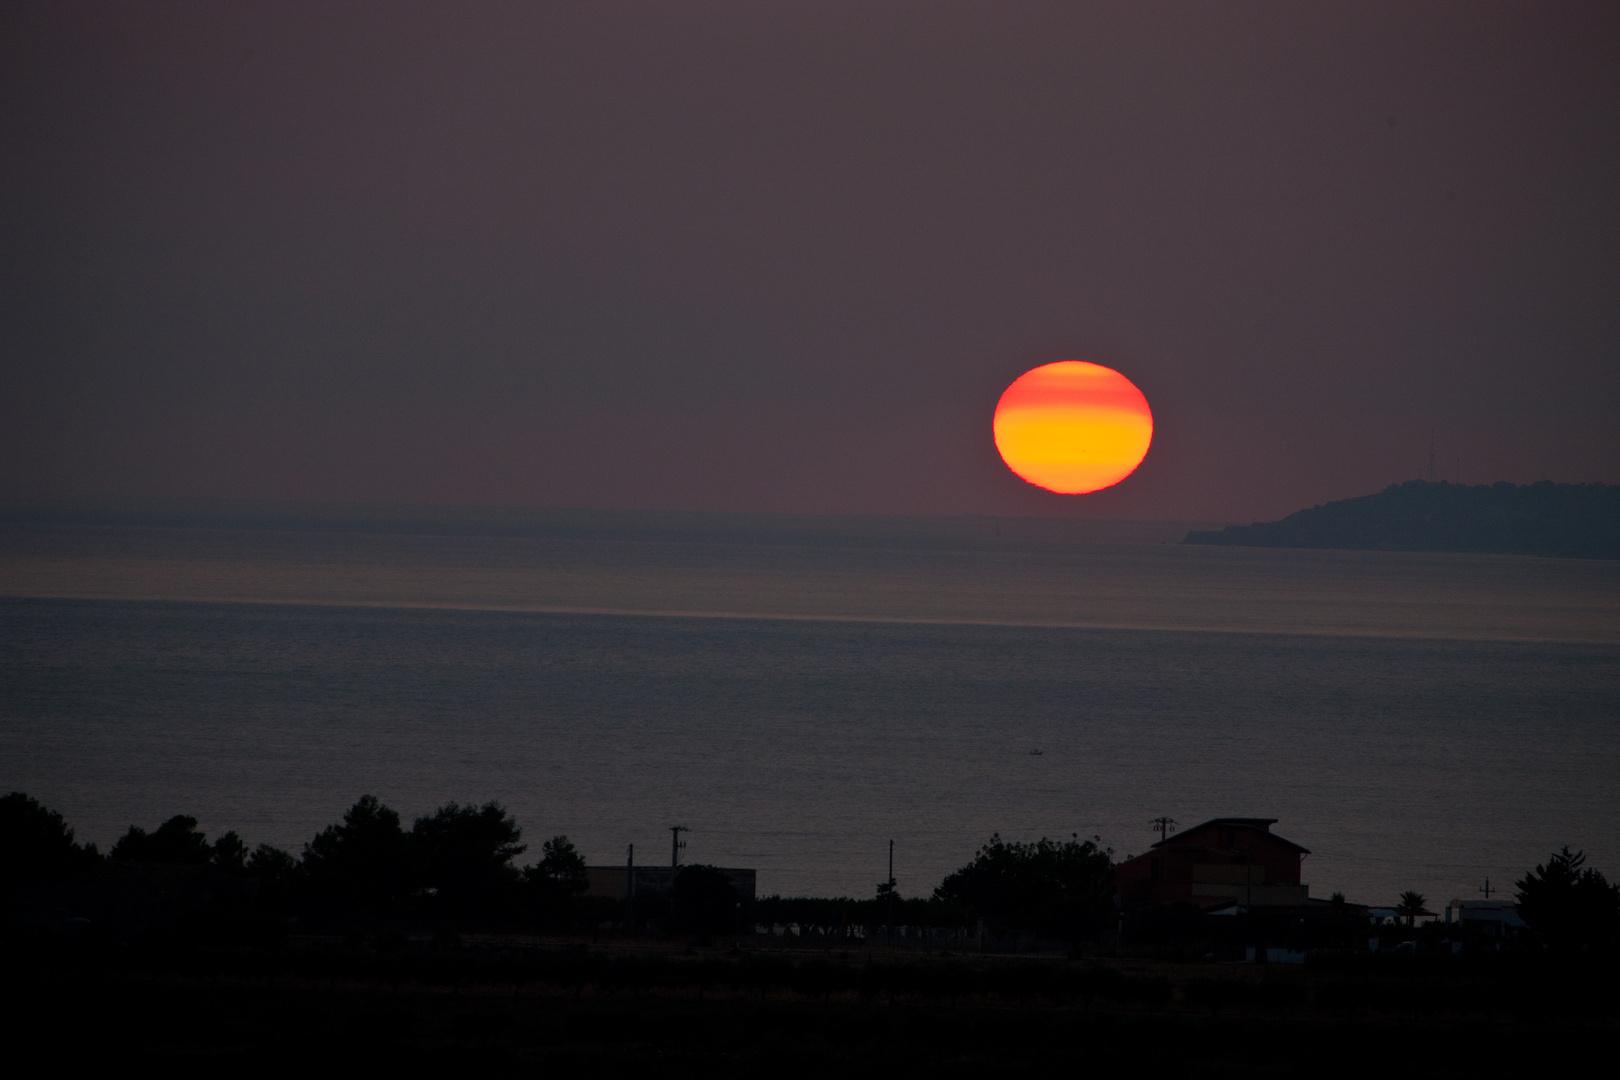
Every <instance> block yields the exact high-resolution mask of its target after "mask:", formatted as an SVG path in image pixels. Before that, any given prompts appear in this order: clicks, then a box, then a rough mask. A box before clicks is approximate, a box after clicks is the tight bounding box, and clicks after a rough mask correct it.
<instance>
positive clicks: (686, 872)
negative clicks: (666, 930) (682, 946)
mask: <svg viewBox="0 0 1620 1080" xmlns="http://www.w3.org/2000/svg"><path fill="white" fill-rule="evenodd" d="M669 902H670V918H671V923H672V925H673V927H674V929H675V930H676V932H677V933H683V934H696V935H698V936H700V937H707V936H709V935H710V934H718V933H723V932H725V931H727V930H734V929H736V926H737V905H738V903H739V902H741V897H739V896H738V895H737V890H736V888H735V887H734V886H733V885H732V884H731V879H730V878H728V877H726V875H725V874H724V873H723V872H722V871H721V870H720V869H719V868H718V867H714V866H706V865H704V864H702V863H693V864H692V865H691V866H683V867H681V868H680V871H679V872H678V873H676V875H675V884H674V886H673V887H672V888H671V889H670V891H669Z"/></svg>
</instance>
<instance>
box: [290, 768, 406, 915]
mask: <svg viewBox="0 0 1620 1080" xmlns="http://www.w3.org/2000/svg"><path fill="white" fill-rule="evenodd" d="M412 855H413V852H412V850H411V842H410V838H409V837H408V836H407V835H406V833H405V831H404V830H403V829H402V828H400V824H399V814H397V813H395V812H394V811H393V810H390V809H389V808H388V807H386V806H384V805H383V804H382V803H381V802H379V801H378V800H377V797H376V796H374V795H365V796H362V797H361V799H360V801H359V802H357V803H355V804H354V805H353V806H351V807H350V808H349V810H348V812H347V813H345V814H344V815H343V824H341V825H328V826H327V827H326V828H325V829H323V830H321V832H320V833H319V834H318V835H316V837H315V838H314V839H313V840H311V841H310V842H309V843H307V844H305V845H304V860H303V874H304V879H305V883H306V885H307V886H308V889H309V896H310V899H311V900H312V901H313V903H314V904H315V906H316V907H317V908H318V909H320V910H324V911H325V912H327V913H329V914H333V915H339V916H362V917H375V916H379V915H384V914H388V913H390V912H392V911H395V910H397V909H398V908H399V906H400V904H401V903H402V902H403V901H404V899H405V897H406V896H408V895H409V894H410V893H411V892H412V891H413V889H414V887H415V882H416V873H415V866H414V862H413V859H412Z"/></svg>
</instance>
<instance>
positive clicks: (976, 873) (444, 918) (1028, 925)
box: [0, 792, 1620, 949]
mask: <svg viewBox="0 0 1620 1080" xmlns="http://www.w3.org/2000/svg"><path fill="white" fill-rule="evenodd" d="M528 850H529V848H528V845H526V844H525V843H523V831H522V829H521V828H520V827H519V825H518V823H517V822H516V820H515V819H514V818H513V817H512V816H511V814H510V813H508V811H507V810H506V809H505V808H504V807H503V806H502V805H501V804H500V803H498V802H487V803H484V804H482V805H462V804H460V803H456V802H450V803H446V804H445V805H443V806H441V807H439V808H438V809H436V810H434V811H433V812H432V813H429V814H425V815H423V816H421V817H418V818H416V819H415V820H414V821H413V822H412V823H411V825H410V827H409V828H406V826H405V823H404V820H403V819H402V818H401V817H400V815H399V813H398V812H397V811H395V810H393V809H392V808H390V807H388V806H386V805H384V804H383V803H382V802H381V801H379V800H378V799H377V798H375V797H374V796H371V795H366V796H363V797H362V798H360V799H359V800H358V801H357V802H356V803H355V804H354V805H353V806H351V807H350V808H349V809H348V810H347V811H346V812H345V813H344V815H343V819H342V821H341V822H337V823H334V824H331V825H328V826H327V827H326V828H324V829H322V830H321V831H320V832H318V833H317V834H315V836H313V837H312V838H311V839H310V840H309V841H308V842H307V843H305V844H304V845H303V849H302V851H301V852H300V853H299V854H297V855H294V854H293V853H291V852H288V851H284V850H281V849H279V848H276V847H274V846H272V845H269V844H259V845H257V846H255V847H251V848H250V847H249V846H248V844H247V843H246V842H245V841H243V840H242V838H241V837H240V836H238V835H237V834H236V833H235V832H226V833H224V834H222V835H220V836H218V837H216V838H214V839H213V840H212V841H210V840H209V838H208V837H207V836H206V835H205V834H204V833H203V832H202V831H201V830H200V829H199V828H198V827H197V820H196V818H194V817H190V816H188V815H184V814H179V815H175V816H174V817H171V818H169V819H168V820H167V821H164V822H162V823H161V824H159V825H158V826H157V827H155V828H154V829H153V830H152V831H150V832H148V831H146V830H145V829H143V828H141V827H140V826H136V825H131V826H130V827H129V829H128V831H127V832H125V833H124V835H123V836H121V837H119V838H118V840H117V841H116V842H115V843H114V844H113V846H112V847H111V849H110V850H109V851H108V852H107V853H106V855H102V854H101V852H100V851H99V850H98V849H97V847H96V845H94V844H80V843H78V842H77V841H76V840H75V838H74V831H73V829H72V828H71V827H69V825H68V824H67V822H66V821H65V820H64V819H63V817H62V815H61V814H59V813H57V812H56V811H54V810H51V809H49V808H47V807H45V806H42V805H41V804H40V803H39V802H38V801H37V800H35V799H33V798H31V797H30V796H28V795H26V794H24V793H22V792H12V793H11V794H9V795H6V796H4V797H3V798H0V896H3V897H4V898H7V899H9V898H10V897H11V896H12V895H14V894H15V892H16V890H17V889H18V888H19V887H20V886H21V885H22V884H23V883H25V882H69V881H74V880H84V879H88V878H93V877H94V876H95V875H96V874H97V873H98V872H102V871H103V869H104V868H108V867H112V868H116V867H119V866H127V867H150V866H179V867H192V868H195V871H196V872H197V873H202V874H206V875H214V876H217V877H218V878H219V879H221V880H225V879H231V880H236V881H240V882H243V883H247V884H249V885H250V890H249V891H250V892H251V894H252V900H251V906H252V907H253V908H254V910H255V912H256V913H257V915H258V916H260V918H261V921H262V920H265V919H268V920H272V921H274V922H276V923H277V925H281V926H285V925H286V924H287V923H288V921H289V920H290V921H294V922H296V923H297V924H299V925H302V926H306V927H308V928H311V929H352V928H355V927H363V926H375V925H378V924H380V923H385V922H390V921H396V922H397V921H400V920H406V921H409V920H416V921H429V922H433V923H437V924H440V925H444V926H461V927H472V926H506V927H513V926H528V927H535V928H544V929H550V930H556V931H579V930H587V929H591V928H594V927H597V926H600V925H602V924H617V925H621V926H622V925H624V920H625V918H626V916H627V914H628V913H627V912H626V911H625V910H624V906H623V903H622V901H621V900H620V899H618V898H614V897H590V896H586V895H585V893H586V889H587V885H588V883H587V879H586V870H585V858H584V856H583V854H581V853H580V851H579V850H578V849H577V848H576V847H575V846H574V844H573V843H571V842H570V841H569V839H568V838H567V837H566V836H561V835H559V836H553V837H551V838H550V839H549V840H546V841H545V842H544V843H542V844H541V845H540V850H539V853H538V854H539V858H538V859H536V860H534V861H533V862H529V863H522V864H520V862H519V857H520V856H522V855H524V854H525V853H527V852H528ZM1113 871H1114V863H1113V853H1112V851H1110V850H1109V849H1108V848H1106V847H1104V846H1102V844H1101V841H1100V840H1098V839H1097V838H1095V837H1094V838H1091V839H1088V840H1081V839H1080V838H1079V837H1078V836H1074V837H1071V838H1070V839H1067V840H1056V841H1054V840H1049V839H1046V838H1042V839H1040V840H1037V841H1034V842H1018V841H1008V840H1004V839H1002V838H1001V837H1000V836H999V835H996V836H992V837H991V839H990V841H989V842H988V843H986V844H985V845H983V846H982V847H980V848H979V850H978V851H977V852H976V853H975V854H974V856H973V858H972V859H971V860H970V861H969V862H968V863H967V864H966V865H964V866H962V867H961V868H960V869H958V870H956V871H954V872H953V873H951V874H949V875H947V876H946V877H945V879H944V880H943V881H942V882H941V883H940V884H939V885H938V886H937V887H936V888H934V889H933V891H932V893H931V895H929V896H927V897H913V898H904V897H901V896H900V895H899V892H898V889H897V887H896V883H895V882H894V881H893V880H892V879H890V880H888V881H884V882H880V883H878V884H877V886H876V889H875V891H874V895H873V896H872V897H871V898H870V899H864V900H860V899H851V898H838V899H820V898H806V897H800V898H782V897H766V898H763V899H761V900H758V901H755V902H754V904H753V905H752V907H751V908H749V909H747V910H745V908H744V905H743V904H742V898H741V897H739V896H738V895H737V894H736V892H735V890H734V889H733V888H732V886H731V883H730V882H729V880H728V879H727V878H726V877H725V875H724V874H723V873H721V872H720V871H719V870H718V869H716V868H715V867H711V866H703V865H692V866H685V867H682V868H681V870H680V872H679V873H678V874H677V876H676V878H675V881H674V885H673V888H672V889H671V890H670V892H669V893H668V894H667V895H665V896H662V897H658V898H653V897H649V898H648V903H647V904H646V905H644V906H641V907H640V908H639V909H638V910H637V912H636V913H635V914H636V918H637V923H638V924H639V925H643V926H653V927H657V928H660V929H663V930H665V931H670V932H676V933H691V934H696V935H699V936H704V935H712V934H717V933H728V932H733V931H742V930H743V929H744V928H745V926H746V925H747V924H748V923H749V922H751V921H752V920H755V919H758V920H760V921H762V922H766V923H780V922H796V923H806V924H816V925H821V926H838V925H841V924H853V923H859V924H863V925H865V926H868V927H870V926H884V925H889V926H893V925H910V926H919V927H967V926H973V927H977V928H980V929H982V930H984V931H986V932H988V933H991V934H995V935H1002V934H1007V933H1012V934H1023V935H1031V936H1034V937H1037V938H1043V939H1046V940H1056V941H1070V942H1077V943H1078V942H1081V941H1085V940H1095V939H1097V938H1098V937H1099V936H1100V935H1102V934H1104V933H1107V932H1111V931H1112V930H1114V929H1115V928H1117V927H1118V926H1119V925H1120V912H1119V911H1118V910H1117V908H1116V906H1115V905H1116V901H1115V895H1114V882H1113ZM1413 895H1414V896H1415V894H1413ZM1416 899H1417V901H1418V904H1417V907H1418V908H1421V897H1418V898H1416ZM1517 899H1518V908H1519V912H1520V915H1521V917H1522V918H1523V919H1524V921H1525V923H1526V924H1527V925H1528V926H1529V927H1530V928H1531V929H1532V930H1533V931H1535V932H1536V933H1537V935H1538V936H1539V937H1540V938H1541V939H1542V940H1545V941H1547V942H1548V943H1550V944H1552V945H1554V946H1556V947H1558V948H1561V949H1581V948H1590V947H1593V946H1603V945H1607V944H1609V943H1612V942H1613V941H1614V939H1615V935H1616V931H1617V929H1620V885H1616V884H1611V883H1609V882H1608V881H1607V880H1606V879H1605V878H1604V876H1603V875H1602V874H1601V873H1600V872H1598V871H1597V870H1596V869H1593V868H1591V867H1587V866H1585V858H1584V856H1583V855H1582V854H1581V853H1580V852H1578V851H1571V850H1570V849H1569V848H1567V847H1566V848H1564V849H1562V850H1561V851H1560V852H1558V853H1555V854H1554V855H1553V856H1552V857H1551V858H1550V859H1549V860H1548V861H1547V862H1546V863H1543V864H1538V865H1537V866H1536V867H1535V868H1534V869H1532V870H1530V871H1527V872H1526V874H1525V876H1524V877H1523V878H1522V879H1521V880H1520V881H1518V882H1517ZM1180 906H1183V907H1187V908H1191V905H1180ZM1197 914H1198V913H1197V912H1196V911H1188V912H1185V913H1182V916H1181V917H1180V918H1179V919H1178V918H1177V917H1176V915H1177V912H1176V911H1173V910H1168V909H1166V910H1165V911H1162V912H1160V913H1158V914H1153V913H1148V914H1147V915H1146V916H1142V915H1141V914H1140V913H1138V916H1137V917H1136V918H1134V919H1129V918H1128V919H1127V920H1126V929H1127V931H1129V930H1130V929H1131V927H1132V926H1135V927H1138V928H1146V930H1147V931H1149V932H1151V935H1152V936H1155V937H1176V936H1177V935H1183V936H1191V935H1194V934H1196V933H1197V929H1196V927H1195V926H1193V925H1192V923H1193V922H1195V921H1197V920H1196V919H1195V916H1197ZM1183 924H1185V925H1183Z"/></svg>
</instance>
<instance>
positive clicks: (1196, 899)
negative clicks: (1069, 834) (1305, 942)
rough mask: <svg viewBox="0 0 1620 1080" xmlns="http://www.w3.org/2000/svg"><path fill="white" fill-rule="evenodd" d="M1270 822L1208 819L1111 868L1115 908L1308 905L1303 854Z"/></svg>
mask: <svg viewBox="0 0 1620 1080" xmlns="http://www.w3.org/2000/svg"><path fill="white" fill-rule="evenodd" d="M1276 822H1277V819H1276V818H1215V819H1213V820H1211V821H1206V822H1204V823H1203V824H1202V825H1196V826H1194V827H1193V828H1190V829H1186V830H1183V831H1182V832H1179V833H1176V834H1174V835H1172V836H1168V837H1166V838H1165V839H1163V840H1160V841H1159V842H1158V843H1156V844H1154V845H1153V846H1152V847H1151V848H1149V849H1148V850H1147V851H1146V852H1145V853H1144V854H1141V855H1138V856H1136V857H1135V858H1134V859H1127V860H1125V861H1124V862H1122V863H1120V864H1119V866H1117V867H1115V868H1114V881H1115V884H1116V886H1117V888H1118V890H1119V900H1120V906H1121V907H1124V908H1133V907H1144V906H1147V905H1151V904H1168V903H1174V902H1176V901H1178V900H1182V901H1187V902H1190V903H1193V904H1196V905H1197V906H1199V907H1201V908H1204V909H1206V910H1218V909H1221V908H1227V909H1230V908H1232V907H1234V906H1241V907H1244V908H1259V907H1270V908H1276V907H1300V906H1304V905H1307V904H1309V903H1310V900H1309V893H1310V888H1309V886H1307V885H1304V884H1301V882H1300V880H1299V877H1300V862H1301V860H1303V859H1304V857H1305V856H1306V855H1309V854H1310V850H1309V849H1308V848H1304V847H1301V846H1300V845H1298V844H1296V843H1294V842H1293V841H1292V840H1285V839H1283V838H1282V837H1280V836H1277V835H1276V834H1274V833H1273V832H1272V831H1271V826H1272V825H1274V824H1276Z"/></svg>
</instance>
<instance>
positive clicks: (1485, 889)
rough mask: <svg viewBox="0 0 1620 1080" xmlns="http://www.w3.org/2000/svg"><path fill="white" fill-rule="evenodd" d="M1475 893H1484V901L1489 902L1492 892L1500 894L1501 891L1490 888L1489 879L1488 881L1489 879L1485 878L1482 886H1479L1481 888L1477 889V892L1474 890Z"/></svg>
mask: <svg viewBox="0 0 1620 1080" xmlns="http://www.w3.org/2000/svg"><path fill="white" fill-rule="evenodd" d="M1476 891H1478V892H1482V893H1484V894H1485V899H1487V900H1489V899H1490V898H1491V893H1493V892H1500V891H1501V890H1500V889H1495V888H1492V886H1491V879H1490V878H1486V879H1485V884H1483V885H1481V886H1480V887H1479V889H1478V890H1476Z"/></svg>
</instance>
